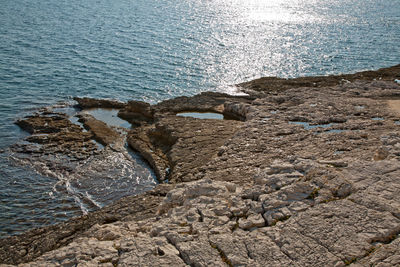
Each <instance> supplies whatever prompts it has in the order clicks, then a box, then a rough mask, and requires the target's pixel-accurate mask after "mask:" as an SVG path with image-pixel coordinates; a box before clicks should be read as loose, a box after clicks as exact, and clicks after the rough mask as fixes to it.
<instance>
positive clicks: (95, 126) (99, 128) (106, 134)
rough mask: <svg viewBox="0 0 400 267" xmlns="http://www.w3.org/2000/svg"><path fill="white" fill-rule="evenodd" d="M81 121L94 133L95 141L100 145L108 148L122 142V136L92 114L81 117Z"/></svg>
mask: <svg viewBox="0 0 400 267" xmlns="http://www.w3.org/2000/svg"><path fill="white" fill-rule="evenodd" d="M79 121H80V122H82V123H83V125H84V126H85V128H86V129H87V130H89V131H90V132H91V133H93V136H94V139H95V140H96V141H97V142H99V143H100V144H102V145H104V146H106V145H110V144H113V143H116V142H118V141H121V138H122V137H121V135H120V134H119V133H118V132H117V131H115V130H113V129H112V128H110V127H109V126H108V125H107V124H106V123H104V122H102V121H99V120H97V119H95V118H94V117H93V116H92V115H90V114H81V115H79Z"/></svg>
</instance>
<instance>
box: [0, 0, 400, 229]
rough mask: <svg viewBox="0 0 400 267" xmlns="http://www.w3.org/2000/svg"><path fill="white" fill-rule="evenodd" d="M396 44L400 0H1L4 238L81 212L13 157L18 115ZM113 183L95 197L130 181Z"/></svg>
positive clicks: (150, 94) (370, 63)
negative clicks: (78, 98)
mask: <svg viewBox="0 0 400 267" xmlns="http://www.w3.org/2000/svg"><path fill="white" fill-rule="evenodd" d="M399 43H400V1H399V0H351V1H350V0H341V1H336V0H319V1H314V0H269V1H267V0H265V1H260V0H259V1H257V0H208V1H205V0H113V1H108V0H107V1H106V0H79V1H78V0H68V1H66V0H37V1H32V0H29V1H28V0H2V1H1V5H0V95H1V97H0V152H1V153H0V237H4V236H7V235H10V234H15V233H19V232H21V231H24V230H26V229H29V228H32V227H36V226H42V225H46V224H51V223H55V222H59V221H62V220H66V219H68V218H70V217H71V216H76V215H80V214H82V210H81V208H80V207H79V205H78V203H77V201H76V195H74V194H73V192H72V191H71V190H60V189H58V187H57V186H56V184H57V183H59V180H57V179H55V178H54V177H45V176H41V175H39V174H37V173H35V172H34V171H32V170H31V169H30V168H29V167H21V166H18V165H16V164H14V163H13V161H12V160H11V158H12V155H10V152H9V151H8V149H7V148H8V147H9V146H10V145H12V144H14V143H16V142H18V141H20V140H21V138H23V137H24V136H26V133H24V132H22V131H20V130H19V129H18V127H17V126H15V125H14V124H13V122H14V121H15V120H16V119H17V118H19V117H22V116H24V115H27V114H29V113H31V112H33V111H35V110H36V109H37V108H39V107H43V106H47V105H53V104H55V103H57V102H59V101H61V102H70V101H71V98H72V97H73V96H89V97H98V98H116V99H119V100H128V99H137V100H144V101H148V102H151V103H156V102H158V101H160V100H163V99H167V98H171V97H175V96H180V95H194V94H196V93H199V92H201V91H208V90H214V91H222V92H230V91H232V87H230V86H229V85H231V84H235V83H239V82H243V81H248V80H250V79H254V78H258V77H261V76H281V77H297V76H303V75H317V74H318V75H321V74H334V73H351V72H356V71H360V70H365V69H377V68H380V67H387V66H391V65H395V64H399V63H400V46H399ZM137 162H138V163H137V164H138V165H137V166H138V168H146V166H145V164H144V163H142V162H140V159H137ZM132 168H134V167H132V166H131V170H130V171H132ZM133 171H135V170H133ZM137 173H138V177H136V179H139V180H138V181H139V183H140V179H141V178H140V177H139V176H140V175H142V174H143V173H145V174H144V175H145V176H146V177H145V178H143V179H144V180H145V181H148V177H147V176H148V173H146V172H145V171H141V170H139V171H138V172H137ZM86 178H87V179H89V180H90V177H86ZM125 182H126V183H128V184H129V183H130V182H129V181H125ZM120 183H121V181H118V183H112V182H111V183H109V186H108V189H109V191H108V192H106V193H104V195H105V196H107V197H104V199H102V197H101V196H102V195H101V194H100V193H98V194H97V199H96V200H95V201H94V202H95V203H98V205H97V206H103V205H105V204H108V203H110V202H111V201H112V200H113V199H117V198H118V197H120V196H122V195H126V194H129V193H130V192H137V190H136V191H135V190H134V189H132V188H130V189H129V186H127V187H123V188H128V189H125V191H124V189H123V188H118V184H120ZM133 184H134V183H133ZM68 185H69V184H68ZM89 186H90V185H89ZM113 186H115V188H114V187H113ZM114 189H115V190H116V191H117V192H120V194H119V193H118V194H111V195H112V197H111V198H110V197H109V195H110V192H114V191H113V190H114ZM143 190H144V189H143ZM139 191H140V190H139ZM71 192H72V193H71ZM80 193H82V192H80Z"/></svg>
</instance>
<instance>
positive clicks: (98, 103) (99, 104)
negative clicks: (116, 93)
mask: <svg viewBox="0 0 400 267" xmlns="http://www.w3.org/2000/svg"><path fill="white" fill-rule="evenodd" d="M74 100H75V101H76V102H78V106H79V107H80V108H82V109H89V108H117V109H119V108H123V107H125V103H122V102H119V101H116V100H110V99H95V98H89V97H74Z"/></svg>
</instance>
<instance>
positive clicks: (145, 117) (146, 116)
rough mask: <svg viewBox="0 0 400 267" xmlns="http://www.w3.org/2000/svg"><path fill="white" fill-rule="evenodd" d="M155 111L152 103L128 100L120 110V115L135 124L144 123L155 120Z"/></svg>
mask: <svg viewBox="0 0 400 267" xmlns="http://www.w3.org/2000/svg"><path fill="white" fill-rule="evenodd" d="M153 116H154V111H153V110H152V108H151V106H150V104H148V103H146V102H142V101H133V100H131V101H128V103H127V104H126V106H125V107H124V108H123V109H121V110H120V111H119V112H118V117H120V118H122V119H125V120H127V121H129V122H130V123H133V124H138V125H140V124H142V123H144V122H151V121H152V120H153Z"/></svg>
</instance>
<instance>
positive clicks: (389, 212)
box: [0, 65, 400, 266]
mask: <svg viewBox="0 0 400 267" xmlns="http://www.w3.org/2000/svg"><path fill="white" fill-rule="evenodd" d="M337 77H339V78H334V77H329V78H327V83H322V82H320V83H319V84H316V85H315V86H314V84H312V85H313V86H309V82H315V81H313V79H315V78H310V80H309V81H307V80H305V79H306V78H301V79H299V80H298V81H296V80H294V81H290V84H289V85H288V82H287V80H285V81H282V83H281V84H279V86H277V88H278V89H279V90H272V89H271V88H270V85H268V80H265V79H264V80H262V82H258V83H257V82H253V83H250V84H247V87H246V88H247V89H246V90H247V92H248V93H249V94H250V96H249V97H247V98H235V97H229V96H225V95H214V96H212V95H207V94H206V95H207V97H208V98H213V97H214V102H212V105H210V106H208V107H206V108H204V109H203V111H204V110H205V109H207V110H208V111H210V110H214V111H215V112H217V111H218V112H220V113H224V112H226V113H227V112H230V113H232V114H236V115H237V119H238V120H223V121H215V120H198V119H191V118H178V117H176V116H174V114H176V112H179V111H184V110H187V109H188V108H190V103H192V104H193V103H197V102H198V100H199V96H196V97H193V98H185V99H184V101H185V105H189V106H185V107H184V108H182V109H179V111H177V110H174V108H176V103H175V102H174V101H177V100H170V102H169V103H170V104H171V105H172V106H174V108H172V107H171V108H169V109H168V108H167V107H168V105H169V104H168V101H166V102H164V103H161V104H159V105H158V106H157V105H156V106H149V105H145V104H143V103H137V102H132V103H130V104H124V105H123V106H120V108H121V110H123V112H122V113H123V114H124V115H123V116H126V117H130V118H132V120H133V121H135V122H137V125H139V126H138V127H136V128H134V129H133V130H131V131H130V133H128V137H127V138H128V142H129V143H130V144H131V146H133V147H135V146H136V147H135V148H136V149H137V150H138V151H140V152H141V153H142V154H145V153H148V154H147V155H144V157H145V158H146V159H147V160H148V161H149V162H151V161H153V164H152V166H153V167H154V168H155V169H157V168H159V174H158V177H159V179H160V178H161V180H163V179H168V180H169V181H170V184H159V185H158V186H157V187H156V188H155V189H153V190H151V191H148V192H146V193H145V194H142V195H138V196H132V197H128V198H124V199H122V200H120V201H117V202H116V203H114V204H113V205H110V206H108V207H105V208H103V209H101V210H98V211H95V212H93V213H89V214H88V215H86V216H83V217H80V218H74V219H72V220H71V221H69V222H66V223H62V224H58V225H53V226H49V227H45V228H40V229H34V230H32V231H29V232H27V233H25V234H23V235H20V236H13V237H9V238H6V239H1V240H0V259H1V262H2V263H3V265H1V266H8V265H7V264H14V265H18V266H346V265H350V266H400V256H399V255H400V238H399V234H400V112H399V107H400V85H399V84H398V80H400V65H398V66H395V67H392V68H388V69H382V70H378V71H376V72H367V74H365V73H364V76H363V75H362V74H354V75H353V76H351V75H350V76H346V81H343V79H344V78H343V77H342V76H337ZM318 79H322V80H323V78H321V77H318ZM273 81H274V84H276V83H278V81H277V79H275V80H273ZM297 82H298V83H297ZM265 84H267V85H265ZM243 86H245V85H243ZM263 86H264V87H263ZM249 88H252V89H249ZM263 88H264V89H263ZM252 91H254V94H252ZM78 102H79V101H78ZM188 103H189V104H188ZM88 105H89V104H88ZM92 105H94V104H93V103H91V104H90V106H92ZM113 105H114V104H113ZM129 105H131V107H129ZM132 105H133V106H132ZM221 105H222V106H221ZM140 107H141V108H140ZM192 107H193V106H192ZM197 107H198V106H197ZM129 110H130V111H131V112H129ZM192 110H194V111H196V110H199V108H197V109H196V108H193V109H192ZM161 111H162V112H161ZM134 113H135V114H137V115H134ZM25 127H29V126H25ZM90 133H92V132H90ZM92 134H93V133H92ZM156 137H157V138H156ZM190 140H192V141H190ZM214 140H215V141H214ZM206 147H208V148H207V149H206ZM146 151H147V152H146ZM163 168H170V170H169V172H168V174H167V175H166V174H165V172H164V170H165V169H163ZM163 175H164V176H163Z"/></svg>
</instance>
